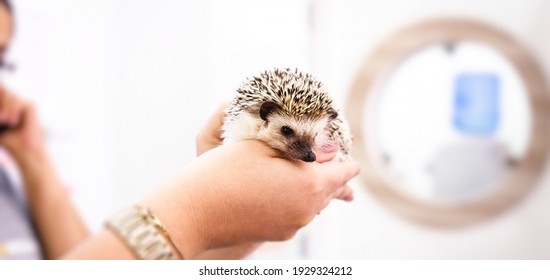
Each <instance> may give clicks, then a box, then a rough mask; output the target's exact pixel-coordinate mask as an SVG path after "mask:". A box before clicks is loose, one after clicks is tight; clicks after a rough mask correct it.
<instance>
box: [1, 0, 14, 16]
mask: <svg viewBox="0 0 550 280" xmlns="http://www.w3.org/2000/svg"><path fill="white" fill-rule="evenodd" d="M0 5H3V6H4V7H6V10H8V12H9V13H10V14H11V12H12V7H11V2H10V0H0Z"/></svg>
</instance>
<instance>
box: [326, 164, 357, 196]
mask: <svg viewBox="0 0 550 280" xmlns="http://www.w3.org/2000/svg"><path fill="white" fill-rule="evenodd" d="M359 171H360V166H359V164H358V163H356V162H354V161H345V162H335V161H330V162H325V163H322V164H319V166H318V172H319V174H320V176H321V177H322V178H321V179H323V180H324V181H326V182H327V184H328V188H327V193H333V192H334V191H336V190H337V189H338V188H339V187H342V186H344V185H345V184H346V183H347V182H348V181H349V180H351V178H353V177H355V176H357V175H358V174H359Z"/></svg>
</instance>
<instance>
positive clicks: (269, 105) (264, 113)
mask: <svg viewBox="0 0 550 280" xmlns="http://www.w3.org/2000/svg"><path fill="white" fill-rule="evenodd" d="M280 108H281V106H279V104H277V103H275V102H273V101H266V102H264V103H263V104H262V106H261V107H260V117H261V118H262V120H264V121H267V117H268V116H269V115H270V114H272V113H273V112H275V111H277V110H279V109H280Z"/></svg>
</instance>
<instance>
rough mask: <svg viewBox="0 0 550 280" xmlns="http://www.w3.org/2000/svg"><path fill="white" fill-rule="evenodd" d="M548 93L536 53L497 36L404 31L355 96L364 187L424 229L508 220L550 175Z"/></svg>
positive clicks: (479, 30)
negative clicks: (548, 165) (548, 164)
mask: <svg viewBox="0 0 550 280" xmlns="http://www.w3.org/2000/svg"><path fill="white" fill-rule="evenodd" d="M547 94H548V92H547V90H546V85H545V83H544V79H543V75H542V73H541V71H540V69H539V67H538V66H537V64H536V63H535V62H534V60H533V59H532V58H531V57H530V56H529V54H528V53H527V51H526V50H524V49H523V48H522V47H521V46H520V45H519V44H518V43H517V42H515V41H514V40H513V39H512V38H510V37H508V36H506V35H505V34H503V33H502V32H500V31H498V30H496V29H495V28H492V27H490V26H486V25H484V24H481V23H475V22H471V21H462V20H450V21H449V20H442V21H431V22H426V23H422V24H419V25H417V26H413V27H412V28H409V29H407V30H404V31H403V32H400V33H399V34H397V35H396V36H394V37H392V38H390V39H389V40H388V41H386V42H385V43H383V44H382V45H381V46H380V48H378V49H377V50H376V51H375V52H374V53H373V55H372V56H371V57H370V58H369V59H368V60H367V62H366V64H365V65H364V66H363V68H362V69H361V71H360V73H359V75H358V77H357V79H356V82H355V84H354V87H353V89H352V91H351V92H350V96H349V98H348V104H347V108H346V112H347V113H348V119H349V121H350V125H351V128H352V130H353V131H354V134H355V138H356V140H355V144H356V147H355V154H354V156H355V158H357V159H358V160H359V161H360V162H361V163H362V165H363V175H362V177H363V179H364V183H365V185H366V186H367V188H368V189H369V190H370V191H371V192H372V193H373V194H374V195H375V196H376V197H377V198H378V199H379V200H380V201H382V202H383V203H384V204H386V205H387V206H389V207H390V208H391V209H393V210H395V211H397V212H398V213H400V214H402V215H404V216H406V217H409V218H412V219H414V220H416V221H420V222H422V223H428V224H432V225H446V226H458V225H466V224H470V223H473V222H476V221H480V220H482V219H485V218H487V217H490V216H492V215H494V214H496V213H499V212H501V211H503V210H504V209H506V208H508V207H510V206H512V205H513V204H514V203H515V202H517V201H519V199H520V198H521V197H523V196H524V195H525V194H526V193H527V192H528V190H529V189H530V188H532V187H533V186H534V184H535V182H536V180H537V179H538V177H539V175H540V172H541V170H542V167H543V165H544V162H545V155H546V154H547V151H548V141H549V126H548V125H547V124H548V123H549V122H548V120H549V119H548V116H549V114H550V102H549V98H548V96H547Z"/></svg>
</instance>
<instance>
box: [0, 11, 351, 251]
mask: <svg viewBox="0 0 550 280" xmlns="http://www.w3.org/2000/svg"><path fill="white" fill-rule="evenodd" d="M12 33H13V17H12V10H11V6H10V3H9V2H8V1H6V0H0V51H2V53H0V55H1V56H2V57H0V58H3V54H4V52H5V50H6V49H7V47H8V45H9V42H10V40H11V37H12ZM0 64H1V65H4V63H3V60H1V63H0ZM223 116H224V110H223V107H220V109H219V110H218V111H217V112H216V113H215V114H214V115H213V116H212V117H211V118H210V120H209V121H208V123H207V124H206V126H205V127H204V128H203V130H202V131H201V132H200V133H199V134H198V136H197V139H196V145H197V155H198V157H197V159H196V160H194V161H193V162H191V163H190V164H189V165H188V166H187V167H186V168H185V169H183V170H182V173H181V174H180V175H179V176H177V177H176V178H174V179H173V180H172V181H171V182H170V183H168V184H166V185H165V186H163V187H160V188H157V189H156V190H155V191H154V192H153V193H152V194H151V195H149V196H147V197H146V198H145V199H143V200H142V201H141V202H140V203H139V207H140V209H146V210H147V211H150V213H153V214H154V217H155V221H157V222H158V223H159V224H161V225H162V226H161V228H159V229H158V231H159V232H161V229H162V230H165V231H166V232H167V233H169V234H167V235H164V236H163V239H162V241H163V242H166V244H168V245H169V249H170V251H171V252H172V253H173V254H174V255H175V256H177V258H184V259H192V258H199V259H201V258H204V259H238V258H243V257H245V256H247V255H248V254H249V253H251V252H252V251H253V250H254V249H255V248H257V246H258V245H259V244H261V243H262V242H264V241H276V240H288V239H290V238H291V237H292V236H294V234H296V232H297V231H298V230H299V229H300V228H302V227H304V226H305V225H307V224H308V223H309V222H310V221H311V220H312V219H313V218H314V217H315V216H316V215H317V214H318V213H319V212H320V211H321V210H322V209H323V208H325V207H326V206H327V205H328V204H329V202H330V201H331V200H332V199H333V198H339V199H344V200H346V201H350V200H352V198H353V194H352V191H351V189H350V188H349V187H348V186H347V185H346V184H347V182H348V181H349V180H350V179H351V178H353V177H354V176H356V175H357V173H358V172H359V168H358V165H357V164H356V163H351V162H345V163H344V162H332V161H331V160H332V158H333V157H334V156H335V155H336V150H334V151H333V152H332V153H327V154H321V153H319V154H318V162H315V163H305V162H294V161H289V160H286V159H282V158H279V156H278V153H277V152H276V151H274V150H273V149H271V148H269V147H267V146H266V145H265V144H263V143H261V142H257V141H245V142H241V143H236V144H232V145H224V146H220V144H221V140H222V139H221V135H220V128H221V124H222V122H223ZM0 126H2V127H4V128H6V129H5V131H3V132H2V133H1V134H0V145H2V147H4V148H5V149H6V151H8V153H9V154H10V155H11V157H12V158H13V160H14V161H15V163H16V164H17V166H18V168H19V170H20V173H21V176H22V179H23V185H24V193H25V196H26V197H25V198H26V204H25V203H24V202H22V200H21V199H19V198H18V197H17V194H16V192H15V191H14V190H13V184H12V183H11V182H10V180H9V179H8V178H7V176H6V173H5V170H4V168H2V166H0V225H2V226H1V227H0V259H2V258H20V259H41V258H46V259H58V258H65V259H136V258H140V255H139V252H137V250H136V246H134V247H132V246H133V245H135V242H138V243H139V241H135V240H132V239H131V236H129V235H124V234H123V233H121V232H117V231H116V230H113V228H112V227H111V228H105V229H103V230H102V231H100V232H99V233H97V234H91V233H90V232H89V231H88V229H87V228H86V226H85V223H84V221H83V220H82V218H81V217H80V216H79V214H78V212H77V210H76V208H75V207H74V205H73V204H72V202H71V200H70V196H69V194H68V193H67V190H66V188H65V187H64V186H63V184H62V182H61V180H60V178H59V177H58V175H57V173H56V171H55V169H54V167H53V164H52V161H51V159H50V156H49V155H48V153H47V150H46V147H45V141H44V137H43V134H42V133H41V129H40V125H39V121H38V117H37V113H36V109H35V108H34V106H33V105H32V104H31V103H29V102H27V101H24V100H22V99H20V98H18V97H17V96H15V95H13V94H12V93H10V92H9V91H8V90H7V89H6V88H4V87H3V86H2V85H0ZM111 224H113V223H111ZM147 226H148V225H147V224H144V225H143V227H144V229H147ZM155 230H157V228H155ZM152 238H154V236H152ZM10 250H11V251H10ZM13 251H15V252H13ZM8 254H9V255H8Z"/></svg>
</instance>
